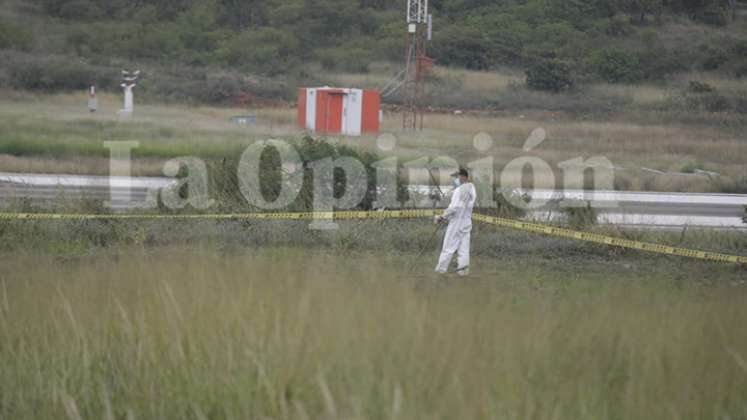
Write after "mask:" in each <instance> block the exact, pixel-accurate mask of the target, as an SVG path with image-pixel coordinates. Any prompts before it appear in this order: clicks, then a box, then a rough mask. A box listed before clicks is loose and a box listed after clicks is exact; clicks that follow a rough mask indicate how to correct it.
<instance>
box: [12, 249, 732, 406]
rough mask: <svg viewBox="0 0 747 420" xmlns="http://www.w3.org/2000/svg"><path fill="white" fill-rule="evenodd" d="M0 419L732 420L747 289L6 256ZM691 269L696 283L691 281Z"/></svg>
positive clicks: (687, 280) (579, 269) (246, 261)
mask: <svg viewBox="0 0 747 420" xmlns="http://www.w3.org/2000/svg"><path fill="white" fill-rule="evenodd" d="M0 261H2V265H3V267H4V268H5V270H3V274H2V276H1V277H0V338H1V339H0V359H2V361H3V368H2V369H0V390H2V391H0V417H2V418H13V419H18V420H24V419H34V420H45V419H61V418H69V419H72V420H79V419H107V420H108V419H115V418H128V419H146V418H162V419H184V418H194V419H207V418H210V419H245V418H274V419H299V418H329V419H337V418H359V419H394V418H401V419H415V418H423V419H456V418H463V419H481V418H496V419H517V418H521V419H532V418H534V419H540V418H561V419H571V418H572V419H600V418H668V417H676V418H682V419H700V418H740V417H741V416H742V415H743V413H744V395H745V393H747V365H746V363H745V358H747V332H745V329H744V328H742V326H743V324H744V320H745V319H746V317H747V308H746V307H745V305H744V299H745V297H746V296H745V294H746V293H747V289H745V285H744V281H745V279H746V277H745V272H744V271H734V270H732V269H725V268H723V266H718V267H721V268H715V267H711V266H707V265H690V264H683V265H679V264H673V265H667V266H664V265H662V264H651V265H650V266H647V267H645V269H641V270H639V269H631V268H629V267H628V268H626V267H622V266H617V265H604V264H602V265H600V264H597V263H596V262H592V261H588V260H587V261H583V260H578V261H577V262H576V264H567V261H548V260H543V259H537V260H534V259H519V260H514V259H511V258H502V259H499V260H489V259H484V258H478V259H477V260H476V261H475V262H474V266H475V270H476V272H477V273H476V276H475V277H473V278H471V279H468V280H462V279H456V278H446V279H437V278H435V277H422V276H411V275H407V274H406V273H407V271H408V269H409V266H410V263H411V262H412V259H411V258H410V257H401V256H397V255H395V254H371V253H325V252H318V251H316V252H315V251H299V250H287V249H263V250H253V251H235V250H234V251H230V250H224V251H221V252H219V251H216V250H215V248H212V247H209V248H201V247H198V248H192V249H168V248H166V249H160V250H158V251H147V252H144V251H142V250H133V251H126V250H122V249H120V250H119V251H118V252H116V253H114V254H111V255H107V254H104V255H97V256H92V257H84V258H79V259H73V260H61V259H57V258H51V257H39V256H31V255H14V256H7V255H4V256H0ZM698 267H699V268H698Z"/></svg>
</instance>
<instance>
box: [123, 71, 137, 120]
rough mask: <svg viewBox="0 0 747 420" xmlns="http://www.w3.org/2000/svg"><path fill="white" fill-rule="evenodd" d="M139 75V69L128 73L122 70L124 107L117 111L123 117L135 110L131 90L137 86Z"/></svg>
mask: <svg viewBox="0 0 747 420" xmlns="http://www.w3.org/2000/svg"><path fill="white" fill-rule="evenodd" d="M139 76H140V70H138V71H136V72H134V73H130V72H129V71H127V70H122V84H121V85H120V86H122V89H124V108H123V109H121V110H120V111H119V115H120V116H121V117H123V118H129V117H130V116H132V113H133V112H134V110H135V98H134V94H133V92H132V90H133V89H134V88H135V86H137V78H138V77H139Z"/></svg>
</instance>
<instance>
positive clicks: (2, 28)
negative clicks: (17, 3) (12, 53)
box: [0, 20, 34, 51]
mask: <svg viewBox="0 0 747 420" xmlns="http://www.w3.org/2000/svg"><path fill="white" fill-rule="evenodd" d="M33 43H34V36H33V33H32V32H31V29H30V28H29V27H28V26H25V25H18V24H15V23H12V22H6V21H4V20H0V50H2V49H6V48H14V49H17V50H21V51H28V50H30V49H31V46H32V45H33Z"/></svg>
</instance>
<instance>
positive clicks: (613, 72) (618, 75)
mask: <svg viewBox="0 0 747 420" xmlns="http://www.w3.org/2000/svg"><path fill="white" fill-rule="evenodd" d="M588 68H589V69H590V70H591V72H592V73H594V74H595V75H596V76H598V77H599V78H601V79H603V80H605V81H607V82H609V83H632V82H636V81H639V80H641V79H642V78H643V74H642V72H641V62H640V58H639V57H638V55H637V54H635V53H633V52H629V51H625V50H622V49H620V48H615V47H610V48H604V49H601V50H597V51H594V52H593V53H591V55H590V57H589V60H588Z"/></svg>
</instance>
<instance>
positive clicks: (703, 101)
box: [685, 92, 735, 112]
mask: <svg viewBox="0 0 747 420" xmlns="http://www.w3.org/2000/svg"><path fill="white" fill-rule="evenodd" d="M685 105H686V107H687V109H688V110H690V111H706V112H726V111H730V110H733V109H734V108H735V106H734V105H733V104H732V102H731V101H730V100H729V98H727V97H725V96H723V95H720V94H719V93H718V92H710V93H702V94H685Z"/></svg>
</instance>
